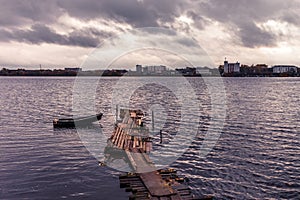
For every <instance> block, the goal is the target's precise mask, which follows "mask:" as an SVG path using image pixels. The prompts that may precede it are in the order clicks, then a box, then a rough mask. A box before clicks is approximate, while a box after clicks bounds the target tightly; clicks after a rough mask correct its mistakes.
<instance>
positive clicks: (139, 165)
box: [108, 109, 212, 200]
mask: <svg viewBox="0 0 300 200" xmlns="http://www.w3.org/2000/svg"><path fill="white" fill-rule="evenodd" d="M120 118H121V120H119V121H117V123H116V127H115V130H114V132H113V134H112V136H111V137H110V138H109V140H108V144H110V148H115V149H119V150H122V151H124V152H125V153H124V155H125V156H126V157H127V158H126V159H127V160H128V163H129V164H130V166H131V168H132V171H133V172H131V173H127V174H123V175H121V176H120V177H119V179H120V187H121V188H126V191H127V192H131V193H132V194H131V195H130V197H129V199H130V200H133V199H134V200H142V199H143V200H144V199H151V200H187V199H189V200H193V199H194V200H195V199H203V200H205V199H212V197H210V196H208V197H203V198H199V197H195V196H194V195H193V194H192V192H191V190H190V188H189V187H188V186H187V185H185V184H184V182H185V178H184V177H179V176H178V175H177V174H176V170H174V169H165V170H157V169H156V167H155V165H154V163H152V161H151V160H150V158H149V155H148V154H149V152H150V151H151V150H152V141H151V137H150V134H149V130H148V129H147V128H146V127H145V126H144V122H143V119H144V114H143V112H142V111H140V110H129V109H127V110H125V109H123V110H121V111H120Z"/></svg>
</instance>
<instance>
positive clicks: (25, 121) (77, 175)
mask: <svg viewBox="0 0 300 200" xmlns="http://www.w3.org/2000/svg"><path fill="white" fill-rule="evenodd" d="M94 79H95V78H86V82H87V83H88V84H91V83H95V84H97V85H98V87H97V95H96V99H95V102H96V111H97V112H103V113H104V117H103V119H102V120H101V125H102V126H103V129H102V131H103V135H104V136H107V137H109V135H110V134H111V131H112V130H113V122H114V116H113V115H112V114H113V113H114V110H113V107H112V106H111V105H112V101H113V99H114V98H115V97H116V96H117V95H116V94H114V92H113V91H114V90H115V89H116V88H114V86H115V85H116V83H118V81H119V79H118V78H101V79H100V81H99V83H97V82H96V81H97V80H96V81H95V80H94ZM156 79H157V81H158V82H159V80H161V79H166V80H165V81H166V82H167V83H168V84H169V85H176V84H177V85H178V80H177V79H176V78H159V77H158V78H152V79H151V80H152V81H154V82H155V80H156ZM212 79H213V78H212ZM187 80H188V82H189V84H190V85H191V87H192V88H193V89H194V90H195V93H196V96H197V100H196V101H197V102H198V104H193V105H188V110H193V108H194V106H195V107H197V108H198V107H199V108H200V109H199V110H197V112H196V113H190V114H191V115H193V116H194V117H196V118H197V119H198V120H197V121H199V123H198V124H195V126H196V127H197V135H196V138H195V139H194V141H193V143H192V144H191V145H190V147H189V149H188V150H187V151H186V152H185V153H184V154H183V155H181V156H180V158H178V159H177V160H176V161H174V163H172V165H171V166H172V167H174V168H176V169H178V170H179V173H180V174H182V175H184V176H186V177H188V178H189V182H188V184H189V186H190V187H191V188H192V189H193V192H194V193H195V194H196V195H201V196H202V195H208V194H211V195H214V196H215V197H216V198H217V199H232V198H233V199H272V198H273V199H300V184H299V183H300V136H299V134H300V133H299V132H300V108H299V104H298V102H299V94H300V88H299V84H300V79H299V78H225V79H223V81H224V85H225V89H226V119H225V122H224V127H222V126H220V127H215V129H216V130H218V131H219V132H220V133H221V135H220V137H219V139H218V140H217V143H216V145H215V146H214V148H213V149H212V150H211V151H210V153H209V154H208V155H207V156H205V157H200V154H199V151H200V150H201V149H200V147H201V144H202V143H203V138H204V137H205V134H206V133H207V131H208V128H209V125H210V122H211V118H210V117H211V116H210V114H211V109H212V107H211V105H210V97H209V92H208V90H207V87H206V85H205V84H204V83H203V82H202V81H201V80H199V78H188V79H187ZM136 82H142V80H141V79H139V78H125V79H122V85H124V86H125V88H127V86H128V88H130V87H131V86H132V84H134V83H136ZM73 84H74V78H65V77H51V78H46V77H8V78H6V77H0V92H1V95H0V155H1V156H0V199H128V195H129V194H128V193H125V191H124V190H123V189H119V182H118V175H119V173H120V172H119V171H118V170H116V169H113V168H109V167H100V166H98V160H97V159H99V157H97V156H95V155H93V152H89V151H88V149H86V147H85V145H84V144H83V142H82V140H81V138H80V137H79V135H78V134H77V132H76V130H54V129H53V127H52V120H53V119H54V118H56V117H58V116H63V115H70V114H72V111H73V108H72V100H73V96H72V92H73ZM184 87H187V86H186V85H178V88H179V91H180V92H179V94H180V95H182V96H186V97H189V94H187V92H186V90H185V89H184ZM124 94H130V97H129V102H130V105H131V106H134V107H141V108H144V109H145V110H146V111H148V110H149V107H151V105H152V104H153V105H156V106H158V108H159V109H162V110H163V111H165V112H164V113H165V117H166V120H165V123H164V126H163V127H160V128H161V129H162V130H163V131H164V133H165V138H164V142H163V144H162V145H163V146H164V147H166V149H169V151H166V152H164V153H165V155H164V156H165V157H168V155H169V156H170V155H172V153H173V152H172V151H175V152H176V148H174V146H172V145H177V144H176V143H174V144H173V143H172V140H174V137H176V131H178V127H179V124H188V122H182V121H181V120H182V119H180V117H178V116H180V114H182V112H183V111H182V110H181V108H182V102H180V101H179V99H178V98H177V97H176V95H174V93H172V91H171V90H170V89H169V88H167V87H160V86H158V85H157V84H147V85H144V86H143V87H140V88H139V89H138V90H135V91H134V93H132V94H131V93H128V91H124ZM87 96H88V95H87ZM191 98H192V97H191ZM194 100H195V99H194ZM224 101H225V100H224ZM158 121H159V117H158ZM149 125H150V124H149ZM95 130H98V129H95ZM191 130H193V129H191ZM90 131H92V130H90ZM189 131H190V130H189V129H188V128H186V133H183V134H188V132H189ZM177 135H180V134H177ZM102 140H103V141H106V138H103V139H102ZM103 141H102V142H103ZM154 142H155V145H154V157H155V150H157V149H159V148H162V146H160V145H158V142H157V140H154ZM96 158H97V159H96ZM100 158H101V156H100Z"/></svg>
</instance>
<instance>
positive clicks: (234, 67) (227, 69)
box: [224, 60, 241, 74]
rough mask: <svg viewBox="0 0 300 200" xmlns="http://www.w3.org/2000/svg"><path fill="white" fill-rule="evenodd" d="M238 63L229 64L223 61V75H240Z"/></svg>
mask: <svg viewBox="0 0 300 200" xmlns="http://www.w3.org/2000/svg"><path fill="white" fill-rule="evenodd" d="M240 68H241V66H240V63H239V62H236V63H229V62H228V61H227V60H225V61H224V74H230V73H240Z"/></svg>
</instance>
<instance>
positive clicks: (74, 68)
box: [65, 67, 82, 72]
mask: <svg viewBox="0 0 300 200" xmlns="http://www.w3.org/2000/svg"><path fill="white" fill-rule="evenodd" d="M65 71H72V72H81V71H82V68H78V67H68V68H65Z"/></svg>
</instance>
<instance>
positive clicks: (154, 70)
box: [143, 65, 167, 74]
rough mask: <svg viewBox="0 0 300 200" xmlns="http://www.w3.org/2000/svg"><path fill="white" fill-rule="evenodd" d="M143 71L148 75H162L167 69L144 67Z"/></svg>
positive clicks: (158, 66)
mask: <svg viewBox="0 0 300 200" xmlns="http://www.w3.org/2000/svg"><path fill="white" fill-rule="evenodd" d="M143 70H144V72H147V73H149V74H164V73H165V72H166V71H167V67H166V66H164V65H154V66H146V67H144V68H143Z"/></svg>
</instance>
